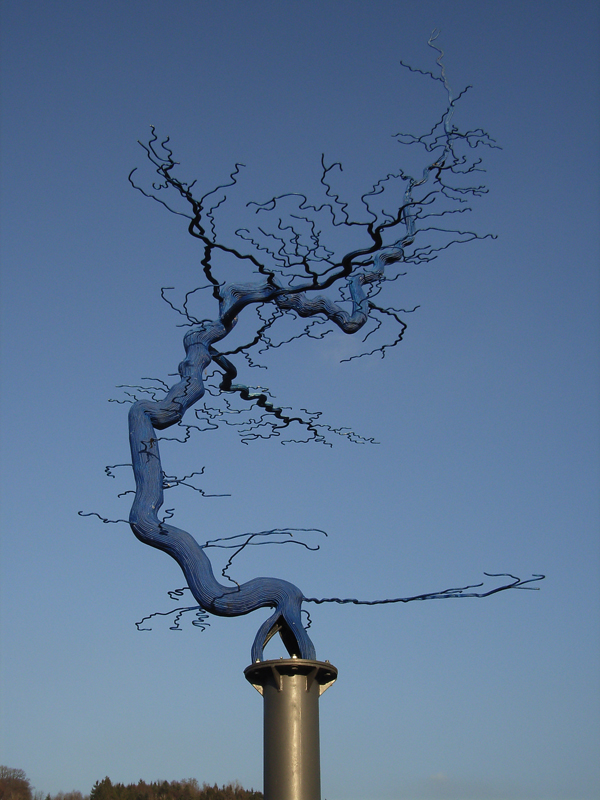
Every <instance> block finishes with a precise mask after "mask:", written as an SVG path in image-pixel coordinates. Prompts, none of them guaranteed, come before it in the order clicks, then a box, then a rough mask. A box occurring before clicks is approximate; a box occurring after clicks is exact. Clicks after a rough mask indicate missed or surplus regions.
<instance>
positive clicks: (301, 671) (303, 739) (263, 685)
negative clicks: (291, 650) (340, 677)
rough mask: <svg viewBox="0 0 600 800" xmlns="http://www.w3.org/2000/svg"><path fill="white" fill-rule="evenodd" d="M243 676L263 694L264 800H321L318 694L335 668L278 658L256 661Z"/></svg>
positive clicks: (302, 660) (319, 663) (330, 681)
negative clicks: (275, 659)
mask: <svg viewBox="0 0 600 800" xmlns="http://www.w3.org/2000/svg"><path fill="white" fill-rule="evenodd" d="M244 675H245V676H246V680H248V681H249V682H250V683H251V684H252V685H253V686H254V688H255V689H256V690H257V691H258V692H260V694H262V696H263V698H264V796H265V800H321V760H320V753H319V697H320V696H321V695H322V694H323V692H324V691H325V689H327V688H328V687H329V686H331V684H332V683H333V682H334V681H335V679H336V678H337V669H336V668H335V667H334V666H332V665H331V664H330V663H329V662H327V661H326V662H323V661H308V660H305V659H302V658H286V659H283V658H280V659H279V660H277V661H259V662H257V663H256V664H252V665H251V666H250V667H247V668H246V669H245V670H244Z"/></svg>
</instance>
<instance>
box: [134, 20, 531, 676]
mask: <svg viewBox="0 0 600 800" xmlns="http://www.w3.org/2000/svg"><path fill="white" fill-rule="evenodd" d="M429 44H430V46H431V47H432V48H434V49H435V50H436V51H437V53H438V54H439V55H438V57H437V61H436V72H435V73H434V72H421V70H412V71H414V72H419V73H421V74H423V75H425V76H426V77H427V78H428V79H432V80H434V81H436V82H438V84H439V85H440V86H441V89H442V90H443V91H444V92H445V97H446V101H447V102H446V108H445V111H444V112H443V115H442V117H441V119H440V120H439V121H438V122H437V124H435V125H434V126H433V127H432V129H431V130H430V131H429V132H427V133H426V134H424V135H422V136H413V135H408V134H397V139H398V141H399V142H400V143H401V144H404V145H413V146H414V147H417V148H420V151H421V152H422V153H423V155H424V158H423V162H422V166H421V168H420V171H419V173H418V174H417V175H416V176H413V175H409V174H408V173H407V172H405V171H403V170H401V169H400V170H397V171H396V172H393V173H390V174H388V175H386V176H385V177H384V178H383V179H381V180H379V181H378V182H377V183H376V184H375V185H373V186H372V187H371V188H370V189H368V190H367V191H366V192H365V193H364V194H363V195H362V197H361V198H360V207H361V209H362V211H361V215H359V216H358V217H357V218H354V217H351V216H350V212H349V210H348V208H349V206H348V204H347V203H345V202H344V201H343V200H342V199H340V196H339V195H338V194H337V193H336V191H335V190H334V188H333V183H334V178H335V174H336V170H338V169H341V165H340V164H338V163H333V164H327V163H326V162H325V160H324V159H322V162H321V165H322V171H321V179H320V183H321V187H320V191H321V192H322V193H323V197H322V200H321V202H320V203H311V202H309V200H308V198H307V197H306V196H305V195H299V194H284V195H279V196H277V197H273V198H271V199H270V200H269V201H268V202H265V203H253V204H249V205H252V206H253V207H254V210H255V211H256V213H257V214H260V220H261V226H260V227H258V228H257V231H251V230H249V229H247V228H244V229H238V230H237V231H235V234H234V237H237V238H236V239H235V240H234V241H233V243H232V242H231V241H229V240H228V239H226V238H223V237H222V236H220V235H218V234H217V222H216V220H217V214H218V211H217V210H218V208H219V206H221V205H222V203H223V202H224V201H225V200H226V199H227V194H226V192H227V191H228V190H229V191H231V187H233V186H234V185H235V184H236V183H237V178H236V176H237V175H238V173H239V167H240V166H241V165H236V167H235V169H234V171H233V172H232V174H231V176H230V182H229V183H227V184H225V185H223V186H219V187H217V188H216V189H212V190H211V191H207V192H206V193H204V194H201V196H199V197H197V196H196V195H195V194H194V184H193V183H192V184H189V183H186V182H184V181H183V180H181V179H180V178H179V177H177V175H176V172H177V166H178V164H177V162H176V161H175V160H174V158H173V151H172V150H171V149H170V146H169V140H168V139H167V140H165V141H163V142H162V143H161V142H160V141H159V139H158V137H157V135H156V133H155V131H154V129H152V137H151V139H150V141H149V143H148V144H145V145H142V146H143V147H144V149H145V151H146V154H147V157H148V159H149V161H150V162H151V164H152V168H153V169H154V170H155V171H156V173H158V175H159V181H158V182H155V183H154V184H152V188H151V189H144V188H142V187H141V186H140V185H139V184H138V183H137V179H136V178H135V177H134V172H135V170H134V172H132V174H131V175H130V181H131V182H132V184H133V185H134V186H135V188H136V189H139V190H140V191H142V192H143V193H144V194H145V195H146V196H148V197H152V198H153V199H154V200H157V201H158V202H160V203H162V204H163V205H164V206H166V207H167V208H168V209H169V210H170V211H173V212H174V213H177V214H181V215H182V216H184V217H187V220H188V223H187V224H188V231H189V233H190V234H191V235H192V236H193V237H194V238H195V239H197V240H198V241H199V243H200V245H201V247H202V248H203V257H202V262H201V263H202V267H203V272H204V276H205V279H206V281H207V286H206V287H204V288H206V289H207V290H208V291H209V292H212V297H213V299H214V302H215V305H216V311H215V313H214V317H213V318H212V319H202V320H200V319H196V318H195V317H193V316H192V315H191V313H190V312H189V311H188V309H187V300H188V298H187V297H186V303H184V310H183V312H182V313H184V314H185V316H186V323H185V324H186V325H188V327H189V329H188V330H187V332H186V333H185V336H184V339H183V346H184V349H185V357H184V359H183V361H181V363H180V364H179V379H178V380H177V382H176V383H174V384H173V385H172V386H168V387H166V389H165V393H164V396H162V397H156V396H154V397H153V399H137V398H135V401H134V402H133V404H132V406H131V409H130V412H129V438H130V446H131V457H132V465H133V472H134V475H135V486H136V488H135V499H134V501H133V505H132V507H131V513H130V517H129V523H130V525H131V528H132V530H133V532H134V534H135V535H136V536H137V538H138V539H139V540H140V541H142V542H144V543H145V544H148V545H151V546H152V547H156V548H158V549H160V550H163V551H164V552H166V553H168V554H169V555H170V556H172V557H173V558H174V559H175V560H176V561H177V563H178V564H179V565H180V567H181V569H182V570H183V573H184V575H185V579H186V581H187V585H188V587H189V589H190V590H191V592H192V594H193V595H194V597H195V599H196V601H197V602H198V604H199V607H201V608H202V609H203V610H204V611H205V612H208V613H210V614H216V615H219V616H236V615H242V614H247V613H249V612H251V611H254V610H256V609H259V608H270V609H272V613H271V615H270V616H269V618H268V619H267V620H266V621H265V622H264V623H263V624H262V625H261V626H260V628H259V630H258V633H257V635H256V638H255V640H254V644H253V646H252V660H253V661H257V660H262V658H263V648H264V646H265V644H266V642H267V641H268V640H269V639H270V638H271V637H272V636H273V635H274V634H275V633H276V632H279V633H280V635H281V637H282V639H283V642H284V644H285V646H286V648H287V650H288V652H289V653H290V655H295V656H298V657H300V658H305V659H314V658H315V649H314V646H313V644H312V642H311V640H310V638H309V636H308V634H307V632H306V630H305V629H304V627H303V625H302V622H301V609H302V604H303V602H358V601H356V600H341V599H340V598H329V599H317V598H307V597H305V596H304V595H303V593H302V591H301V590H300V589H299V588H298V587H296V586H294V585H293V584H291V583H288V582H287V581H284V580H279V579H277V578H256V579H254V580H251V581H248V582H247V583H243V584H235V585H230V586H227V585H223V584H221V583H219V582H218V581H217V579H216V578H215V575H214V573H213V569H212V566H211V562H210V560H209V558H208V556H207V555H206V553H205V546H201V545H200V544H198V542H197V541H196V540H195V539H194V538H193V537H192V536H191V535H190V534H189V533H187V532H186V531H184V530H182V529H180V528H177V527H175V526H174V525H171V524H170V523H169V521H168V519H161V518H160V516H159V512H160V509H161V507H162V505H163V499H164V498H163V491H164V488H165V482H166V481H167V477H166V474H165V472H164V470H163V466H162V463H161V457H160V453H159V438H160V436H159V433H158V432H159V431H163V430H164V429H166V428H169V427H170V426H173V425H177V424H183V423H182V420H183V418H184V416H185V414H186V412H188V411H189V410H190V409H191V408H192V407H194V406H195V405H196V404H198V402H199V401H200V400H201V399H202V398H203V396H204V395H205V392H206V385H205V377H204V376H205V371H206V369H207V368H208V367H209V366H210V365H211V364H212V365H214V366H215V367H216V368H217V369H218V373H219V376H220V378H219V380H220V383H219V386H218V392H219V393H220V394H221V396H222V397H223V396H229V397H230V396H231V395H233V394H237V395H238V396H239V397H240V398H241V399H242V400H244V401H246V402H247V403H248V404H250V406H252V407H258V408H259V409H261V414H262V415H263V416H264V415H266V416H268V417H269V419H270V420H271V422H270V423H269V424H270V425H271V431H272V432H273V431H275V430H276V429H277V430H279V429H281V428H283V427H285V426H288V425H290V424H291V423H292V422H295V423H297V424H300V425H303V426H304V427H305V430H306V432H307V436H308V437H309V438H313V439H317V440H323V439H324V436H325V434H324V427H326V426H322V425H318V424H317V423H316V421H315V417H313V416H311V415H307V416H306V417H305V418H304V417H300V416H298V417H291V416H287V415H286V414H285V413H284V411H283V410H282V409H281V408H278V407H276V406H275V405H274V404H273V403H272V402H271V401H270V400H269V398H268V396H267V395H266V394H265V393H264V392H256V391H253V390H252V389H251V388H250V387H248V386H246V385H244V384H241V383H236V382H235V381H236V378H237V371H236V367H235V366H234V363H233V360H232V359H233V358H235V356H236V355H241V356H242V357H245V358H246V359H247V360H248V361H249V362H250V363H251V357H250V355H249V353H250V351H251V350H252V348H258V349H259V350H260V349H262V350H264V349H269V348H270V347H272V346H275V345H274V344H273V339H272V335H273V334H272V329H273V328H274V326H275V325H276V324H277V323H278V321H279V320H281V319H284V318H286V317H292V318H293V319H298V318H303V319H304V320H308V322H304V323H301V327H300V330H299V334H298V335H303V334H306V335H309V336H311V335H314V333H313V331H314V328H313V326H314V325H317V324H319V325H321V324H324V325H329V324H331V325H334V326H337V328H339V329H340V330H341V331H343V332H344V333H347V334H355V333H356V332H357V331H360V330H362V331H363V332H365V331H370V332H372V333H377V334H378V335H381V333H382V331H384V330H385V325H387V324H391V325H392V326H394V328H395V331H394V333H393V335H392V336H391V338H390V339H389V340H388V341H387V342H385V341H384V343H383V344H381V345H379V346H378V347H375V348H374V351H378V352H379V353H380V354H381V355H382V356H383V355H385V354H386V351H387V348H389V347H391V346H394V345H396V344H397V343H398V342H399V341H400V340H401V338H402V335H403V333H404V330H405V328H406V325H405V323H404V322H403V321H402V319H401V317H400V314H401V312H400V311H399V310H398V309H395V308H393V307H391V306H389V305H384V304H383V303H382V302H381V300H380V299H379V298H380V296H382V295H383V293H384V290H385V289H386V288H387V285H388V284H389V283H390V282H393V281H394V279H395V278H397V277H398V275H399V274H400V271H401V270H403V269H405V267H406V265H407V264H419V263H423V262H427V261H430V260H432V259H433V258H435V257H436V256H437V255H438V253H439V252H440V251H442V250H445V249H446V248H448V247H449V246H451V245H453V244H458V243H465V242H468V241H472V240H474V239H477V238H485V237H479V236H478V235H477V234H475V233H473V232H470V231H464V230H460V229H457V228H453V227H452V226H449V227H446V226H445V225H444V220H447V219H453V218H454V217H453V215H458V214H460V213H462V212H463V211H464V210H465V208H466V203H467V201H468V200H469V198H474V197H477V196H479V195H481V194H482V193H484V192H485V191H486V189H485V188H484V187H483V186H480V185H477V184H474V183H473V176H474V175H475V174H476V173H478V172H481V171H482V170H481V166H480V164H481V159H480V158H479V157H478V154H479V153H480V152H481V151H482V150H483V149H484V148H486V147H487V148H489V147H495V146H496V145H495V143H494V141H493V140H492V139H491V138H490V137H489V136H488V134H487V133H486V132H485V131H483V130H482V129H476V130H467V131H461V130H459V129H458V128H457V127H455V125H454V122H453V117H454V112H455V107H456V103H457V101H458V100H459V99H460V97H461V95H462V94H464V92H461V94H460V95H458V96H457V97H455V96H454V95H453V94H452V92H451V90H450V87H449V85H448V82H447V80H446V75H445V71H444V66H443V62H442V56H443V53H442V51H441V50H439V49H438V48H437V46H436V44H435V36H432V38H431V40H430V42H429ZM402 66H405V65H402ZM408 69H412V68H410V67H408ZM464 91H467V90H466V89H465V90H464ZM165 197H166V198H167V200H165V199H163V198H165ZM168 197H173V198H174V201H173V202H172V201H171V200H169V199H168ZM181 209H183V210H181ZM284 212H285V219H284V218H283V214H284ZM269 224H270V226H271V227H270V228H269ZM323 226H327V228H328V230H333V229H339V230H341V231H343V230H348V231H350V230H351V231H352V235H353V237H354V238H353V241H357V238H356V237H357V236H358V237H362V244H360V245H359V246H358V247H356V248H355V249H353V250H351V251H350V252H346V253H344V254H342V255H340V254H338V253H336V252H334V250H333V249H330V246H328V245H326V242H325V238H326V237H325V235H324V234H323V231H322V229H323ZM337 240H339V236H338V237H337V239H336V241H337ZM328 241H329V240H328ZM428 242H429V243H428ZM222 259H227V261H228V263H229V264H231V263H232V262H234V263H237V265H238V266H239V267H244V268H246V269H247V268H249V269H250V271H251V272H252V273H253V274H254V278H255V279H254V280H253V281H252V282H225V281H223V280H222V279H220V278H219V277H218V271H219V268H220V266H219V262H220V260H222ZM391 285H392V286H393V285H394V284H393V283H392V284H391ZM194 291H196V290H194ZM189 294H191V293H188V295H189ZM249 306H254V307H257V308H260V309H261V313H260V314H259V317H260V320H261V323H260V325H259V326H258V329H257V330H256V334H255V336H254V337H253V338H252V341H250V342H249V343H248V344H246V345H242V346H239V347H237V348H235V349H234V350H230V351H225V350H224V349H223V348H222V344H221V343H222V342H223V341H224V340H225V339H226V338H227V336H228V335H229V334H230V333H231V331H232V330H233V328H234V326H235V325H236V322H237V320H238V318H239V317H240V315H241V314H242V313H243V312H244V311H245V310H246V309H247V308H248V307H249ZM302 326H304V327H302ZM374 351H373V352H374ZM261 424H264V423H261ZM329 430H332V429H329ZM506 577H509V578H510V580H509V581H504V584H503V585H502V586H501V587H498V588H495V589H492V590H491V591H489V592H475V591H473V589H476V588H478V587H479V586H481V584H477V586H468V587H463V588H460V589H452V590H446V591H442V592H436V593H433V594H427V595H420V596H419V597H413V598H394V599H390V600H386V601H374V602H408V601H409V600H416V599H421V600H422V599H432V598H443V597H473V596H478V597H481V596H485V595H487V594H491V593H493V592H496V591H501V590H502V589H507V588H513V587H516V586H522V585H523V584H524V583H527V582H529V581H520V580H519V579H518V578H516V577H514V576H506ZM538 578H539V576H538V577H536V578H535V579H538Z"/></svg>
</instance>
